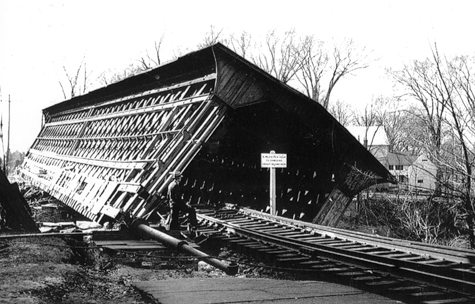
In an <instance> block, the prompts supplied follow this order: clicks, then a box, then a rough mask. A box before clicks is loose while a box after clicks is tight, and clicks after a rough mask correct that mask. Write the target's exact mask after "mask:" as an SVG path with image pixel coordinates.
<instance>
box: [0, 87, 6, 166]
mask: <svg viewBox="0 0 475 304" xmlns="http://www.w3.org/2000/svg"><path fill="white" fill-rule="evenodd" d="M2 113H3V112H2V91H1V90H0V141H1V142H2V159H1V161H3V172H5V152H4V149H3V148H4V146H3V114H2ZM0 165H1V163H0Z"/></svg>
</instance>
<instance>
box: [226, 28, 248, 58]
mask: <svg viewBox="0 0 475 304" xmlns="http://www.w3.org/2000/svg"><path fill="white" fill-rule="evenodd" d="M251 42H252V37H251V34H249V33H248V32H246V31H244V32H242V33H241V34H240V35H239V36H236V35H234V34H231V35H230V36H229V39H228V46H229V48H231V49H232V50H233V51H234V52H236V53H237V54H239V55H241V56H242V57H243V58H246V57H247V56H248V55H249V51H250V48H251Z"/></svg>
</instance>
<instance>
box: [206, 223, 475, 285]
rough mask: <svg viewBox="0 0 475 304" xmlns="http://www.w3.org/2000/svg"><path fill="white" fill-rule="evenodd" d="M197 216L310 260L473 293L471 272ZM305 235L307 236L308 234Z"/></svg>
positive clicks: (474, 275)
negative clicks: (326, 260) (314, 258)
mask: <svg viewBox="0 0 475 304" xmlns="http://www.w3.org/2000/svg"><path fill="white" fill-rule="evenodd" d="M198 217H199V219H200V220H202V221H205V222H208V223H213V224H214V225H216V224H217V225H218V226H221V229H224V230H226V231H227V232H229V233H232V234H236V235H239V236H243V237H246V238H250V239H254V240H257V241H259V242H265V243H271V244H274V245H276V246H280V247H283V248H287V249H288V250H291V251H294V252H299V253H301V254H304V255H307V256H310V257H312V256H320V257H326V258H329V259H333V260H337V261H342V262H346V263H351V264H353V265H360V266H364V267H370V268H372V269H378V270H380V271H384V272H387V273H392V274H395V275H398V276H401V277H406V278H410V279H417V280H421V281H424V282H426V283H428V284H434V285H437V286H439V287H443V288H448V289H453V290H458V291H462V292H468V293H471V294H473V293H474V290H475V289H474V287H475V273H474V272H471V271H461V270H457V269H452V268H450V267H443V266H436V265H430V264H425V263H418V262H414V261H410V260H402V259H396V258H390V257H385V256H380V255H375V254H370V253H366V252H364V251H355V250H349V249H344V248H339V247H333V246H331V244H324V243H317V242H313V243H311V242H309V241H306V240H304V239H301V240H299V239H296V238H290V237H286V236H282V235H278V234H277V233H276V232H275V231H274V232H272V233H271V232H266V231H265V230H262V231H257V228H256V227H251V228H246V227H245V222H244V223H243V222H241V223H232V222H231V221H232V219H225V220H222V219H217V218H214V217H212V216H208V215H204V214H198ZM275 224H277V222H275ZM262 225H264V226H265V225H268V224H266V223H262ZM291 229H292V227H288V228H287V230H289V231H290V230H291ZM304 234H305V233H304V232H302V235H304ZM306 234H307V235H309V234H308V232H307V233H306ZM329 240H330V239H329ZM375 248H377V247H375ZM471 266H473V265H471Z"/></svg>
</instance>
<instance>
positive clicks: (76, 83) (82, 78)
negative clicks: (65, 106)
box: [58, 58, 92, 99]
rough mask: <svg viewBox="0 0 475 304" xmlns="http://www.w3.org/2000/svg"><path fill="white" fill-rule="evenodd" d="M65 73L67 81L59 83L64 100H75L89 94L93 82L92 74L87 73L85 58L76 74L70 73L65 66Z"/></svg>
mask: <svg viewBox="0 0 475 304" xmlns="http://www.w3.org/2000/svg"><path fill="white" fill-rule="evenodd" d="M63 71H64V76H65V78H66V79H65V80H63V81H61V80H60V81H58V82H59V85H60V87H61V91H62V92H63V97H64V99H69V98H73V97H75V96H78V95H82V94H84V93H86V92H87V90H88V88H89V86H90V85H91V84H92V82H91V81H90V77H91V72H88V71H87V65H86V61H85V59H84V58H83V60H82V61H81V63H80V64H79V67H78V68H77V69H76V70H75V71H74V73H70V72H68V70H67V69H66V66H64V65H63Z"/></svg>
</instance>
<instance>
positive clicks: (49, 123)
mask: <svg viewBox="0 0 475 304" xmlns="http://www.w3.org/2000/svg"><path fill="white" fill-rule="evenodd" d="M43 114H44V118H45V124H44V125H43V127H42V130H41V131H40V133H39V135H38V138H37V139H36V140H35V141H34V143H33V145H32V147H31V149H30V151H29V152H28V154H27V157H26V161H25V168H24V170H23V172H24V173H25V176H28V178H30V179H31V180H32V181H34V182H35V183H37V184H38V185H40V187H42V188H44V189H45V190H47V191H49V192H51V194H53V195H54V196H56V197H58V198H59V199H61V200H62V201H63V202H65V203H66V204H68V205H70V206H72V207H73V208H75V209H76V210H78V211H80V212H81V213H82V214H84V215H86V216H88V217H90V218H91V219H93V220H96V221H99V222H101V221H105V220H107V219H108V218H109V217H115V216H116V215H117V213H118V211H119V209H123V210H125V211H129V212H131V213H132V215H134V216H138V217H144V218H148V217H149V216H151V215H153V214H154V213H153V212H154V211H155V210H156V209H157V208H158V207H159V204H158V203H159V202H160V200H161V199H160V196H161V195H162V194H163V193H164V191H165V189H166V186H167V185H168V183H169V182H170V176H169V175H168V173H169V172H170V171H173V170H176V169H178V170H182V171H185V177H187V179H186V180H185V187H184V188H185V191H184V196H185V198H186V199H188V200H191V201H192V202H194V203H196V202H199V203H210V204H221V203H224V202H237V203H241V204H250V205H255V206H257V207H259V206H260V205H263V204H266V203H267V202H268V198H267V196H268V194H266V191H268V190H266V188H267V187H268V181H267V179H268V173H266V172H267V170H263V169H261V168H260V158H259V156H260V155H259V154H260V153H263V152H267V151H268V150H270V149H274V150H277V152H284V153H288V157H289V168H287V169H284V170H280V171H279V173H278V180H279V181H280V183H281V184H280V185H279V189H278V190H279V199H278V204H280V206H282V209H289V210H291V212H290V213H293V216H294V217H295V216H299V214H305V215H306V216H307V217H308V216H315V214H317V211H318V210H325V212H327V211H329V213H328V212H327V213H326V214H322V213H320V214H319V221H321V222H326V223H328V224H335V222H337V218H339V214H340V213H341V212H343V211H344V209H345V208H346V206H347V204H348V202H349V201H350V200H351V198H352V197H353V195H355V194H356V193H357V192H358V191H360V190H361V189H363V188H365V187H367V186H368V185H371V184H374V183H376V182H385V181H390V180H392V176H391V175H390V174H389V172H388V171H387V170H386V169H385V168H384V167H383V166H382V165H381V164H380V163H379V162H378V161H377V160H376V159H374V157H373V156H372V155H371V154H370V153H369V152H368V151H366V150H365V149H364V147H362V146H361V145H360V144H359V143H358V142H357V141H356V139H354V138H353V137H352V136H351V135H350V133H349V132H348V131H346V129H344V128H343V127H342V126H341V125H340V124H339V123H338V122H337V121H336V120H335V119H334V118H333V117H332V116H331V115H330V114H329V113H328V112H327V111H326V110H325V109H323V108H322V107H321V106H320V105H319V104H318V103H316V102H314V101H312V100H310V99H308V98H307V97H305V96H303V95H302V94H300V93H299V92H297V91H295V90H294V89H292V88H290V87H288V86H287V85H285V84H283V83H281V82H279V81H278V80H276V79H274V78H273V77H271V76H270V75H268V74H266V73H265V72H263V71H262V70H260V69H259V68H257V67H256V66H254V65H253V64H251V63H249V62H247V61H246V60H244V59H242V58H241V57H239V56H238V55H236V54H235V53H233V52H232V51H230V50H229V49H227V48H226V47H224V46H222V45H220V44H216V45H214V46H211V47H209V48H206V49H203V50H200V51H197V52H194V53H190V54H188V55H185V56H183V57H181V58H179V59H177V60H175V61H173V62H170V63H167V64H165V65H163V66H160V67H158V68H156V69H154V70H150V71H147V72H146V73H143V74H139V75H137V76H133V77H130V78H128V79H125V80H122V81H120V82H118V83H116V84H112V85H109V86H107V87H104V88H101V89H98V90H96V91H93V92H90V93H88V94H86V95H83V96H79V97H75V98H73V99H71V100H67V101H64V102H62V103H59V104H57V105H54V106H52V107H49V108H47V109H44V110H43ZM279 149H280V150H283V151H279ZM353 166H356V168H357V170H356V171H355V170H351V168H352V167H353ZM355 172H360V173H359V175H358V174H356V175H355ZM352 174H353V175H352ZM365 174H369V175H370V176H372V179H371V180H364V182H361V181H359V179H358V176H365ZM332 175H334V177H335V179H336V183H333V182H332V181H331V177H332ZM93 184H100V186H93ZM335 189H336V190H338V191H339V192H338V191H337V192H338V193H340V194H339V195H337V196H335V195H332V196H330V197H331V198H332V199H333V200H334V201H335V200H336V202H331V201H330V200H328V199H327V200H325V198H328V197H329V196H328V195H329V194H330V193H337V192H335V191H336V190H335ZM78 192H80V194H78ZM279 200H280V201H279ZM322 206H323V208H322ZM263 207H264V205H263Z"/></svg>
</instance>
